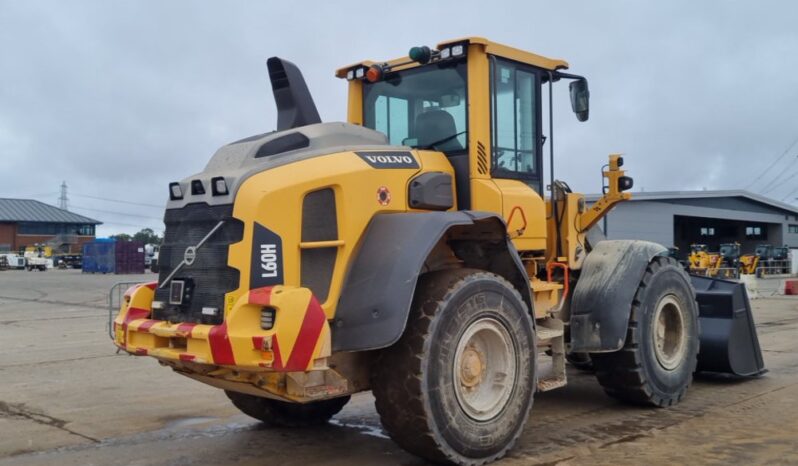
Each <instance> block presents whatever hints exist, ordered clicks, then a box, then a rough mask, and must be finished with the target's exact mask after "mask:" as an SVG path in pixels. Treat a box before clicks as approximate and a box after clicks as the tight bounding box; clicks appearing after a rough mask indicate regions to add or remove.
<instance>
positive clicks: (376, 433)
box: [330, 419, 390, 439]
mask: <svg viewBox="0 0 798 466" xmlns="http://www.w3.org/2000/svg"><path fill="white" fill-rule="evenodd" d="M330 424H332V425H334V426H338V427H346V428H348V429H356V430H359V431H360V433H361V434H363V435H368V436H371V437H377V438H384V439H390V437H388V436H387V435H385V433H384V432H383V431H382V429H381V428H379V427H376V426H370V425H368V424H356V423H352V422H342V421H339V420H338V419H330Z"/></svg>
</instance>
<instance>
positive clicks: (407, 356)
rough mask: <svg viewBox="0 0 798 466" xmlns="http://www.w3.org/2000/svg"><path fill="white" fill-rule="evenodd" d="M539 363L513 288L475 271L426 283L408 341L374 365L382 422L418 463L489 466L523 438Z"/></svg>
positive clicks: (426, 278)
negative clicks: (488, 464)
mask: <svg viewBox="0 0 798 466" xmlns="http://www.w3.org/2000/svg"><path fill="white" fill-rule="evenodd" d="M535 356H536V346H535V332H534V326H533V322H532V319H531V317H530V313H529V311H528V309H527V306H526V305H525V304H524V301H523V300H522V299H521V296H520V295H519V293H518V291H516V290H515V289H514V288H513V287H512V285H510V284H509V283H508V282H507V281H506V280H504V279H503V278H501V277H499V276H497V275H494V274H492V273H487V272H482V271H479V270H472V269H456V270H448V271H440V272H432V273H428V274H425V275H423V276H422V277H420V279H419V284H418V287H417V289H416V293H415V296H414V299H413V305H412V309H411V312H410V316H409V318H408V322H407V328H406V329H405V332H404V334H403V335H402V337H401V339H400V340H399V341H398V342H397V343H396V344H394V345H393V346H391V347H389V348H387V349H385V350H382V351H381V352H380V353H379V355H378V356H377V358H376V359H375V362H374V368H373V370H372V371H371V374H372V381H371V386H372V390H373V392H374V397H375V400H376V407H377V412H378V413H379V415H380V419H381V420H382V424H383V426H384V427H385V429H386V431H387V432H388V434H389V435H390V436H391V438H392V439H393V440H394V441H395V442H396V443H397V444H399V445H400V446H401V447H402V448H404V449H406V450H408V451H409V452H411V453H414V454H416V455H418V456H421V457H423V458H426V459H428V460H431V461H434V462H445V463H455V464H461V465H480V464H485V463H489V462H491V461H494V460H497V459H499V458H501V457H503V456H504V455H505V454H506V453H507V451H508V450H510V448H512V446H513V445H514V444H515V442H516V440H517V439H518V437H519V436H520V435H521V432H522V431H523V428H524V425H525V424H526V421H527V418H528V417H529V411H530V409H531V408H532V395H533V392H534V390H535ZM488 380H490V381H493V383H487V382H486V381H488Z"/></svg>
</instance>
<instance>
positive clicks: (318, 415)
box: [224, 390, 350, 427]
mask: <svg viewBox="0 0 798 466" xmlns="http://www.w3.org/2000/svg"><path fill="white" fill-rule="evenodd" d="M224 393H225V394H226V395H227V397H228V398H230V401H232V402H233V404H234V405H235V407H236V408H238V409H240V410H241V412H243V413H244V414H246V415H247V416H250V417H254V418H255V419H257V420H259V421H261V422H263V423H264V424H266V425H267V426H269V427H308V426H317V425H322V424H326V423H327V421H329V420H330V418H332V417H333V416H335V415H336V414H338V413H339V412H340V411H341V410H342V409H343V408H344V405H346V403H348V402H349V398H350V397H349V396H343V397H339V398H332V399H329V400H321V401H314V402H311V403H289V402H286V401H278V400H273V399H271V398H263V397H260V396H254V395H247V394H244V393H238V392H231V391H228V390H225V392H224Z"/></svg>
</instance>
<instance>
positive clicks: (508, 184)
mask: <svg viewBox="0 0 798 466" xmlns="http://www.w3.org/2000/svg"><path fill="white" fill-rule="evenodd" d="M542 76H543V74H542V73H541V71H540V70H538V69H536V68H534V67H531V66H529V65H525V64H522V63H518V62H514V61H510V60H506V59H502V58H499V57H495V56H491V57H490V113H491V116H490V126H491V138H490V149H489V153H490V173H491V178H489V179H485V178H483V179H473V180H472V193H473V198H472V208H473V209H475V210H489V211H494V212H497V213H500V214H501V215H502V216H503V217H504V220H505V222H506V223H507V228H508V232H509V233H510V235H511V237H512V238H513V243H514V244H515V246H516V248H517V249H518V250H521V251H528V250H537V251H543V250H545V249H546V222H545V219H546V213H545V212H546V211H545V204H544V202H543V197H542V196H543V194H542V193H543V173H542V168H543V167H542V154H541V150H542V138H541V136H540V135H541V118H540V116H541V105H540V94H541V92H540V88H541V86H540V84H541V80H542V79H541V78H542Z"/></svg>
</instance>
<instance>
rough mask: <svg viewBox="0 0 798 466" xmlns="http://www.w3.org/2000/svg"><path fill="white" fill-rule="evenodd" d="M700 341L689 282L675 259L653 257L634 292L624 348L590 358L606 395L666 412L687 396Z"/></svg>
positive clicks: (593, 355)
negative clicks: (667, 407) (664, 409)
mask: <svg viewBox="0 0 798 466" xmlns="http://www.w3.org/2000/svg"><path fill="white" fill-rule="evenodd" d="M698 341H699V334H698V304H697V303H696V300H695V290H694V289H693V287H692V285H691V284H690V278H689V277H688V276H687V274H686V273H685V272H684V269H682V268H681V267H680V266H679V264H678V262H676V261H675V260H674V259H672V258H669V257H655V258H654V259H653V260H652V261H651V263H649V265H648V268H647V269H646V272H645V274H644V275H643V279H642V280H641V281H640V285H639V286H638V288H637V292H636V293H635V297H634V301H633V302H632V312H631V316H630V318H629V327H628V329H627V332H626V342H625V344H624V346H623V348H622V349H621V350H620V351H617V352H614V353H592V354H591V355H590V356H591V358H592V359H593V366H594V367H595V369H596V376H597V378H598V381H599V383H600V384H601V385H602V386H603V387H604V390H605V391H606V392H607V393H608V394H609V395H610V396H612V397H614V398H617V399H619V400H622V401H625V402H629V403H633V404H643V405H654V406H658V407H666V406H671V405H673V404H676V403H678V402H679V401H680V400H681V399H682V398H684V395H685V393H687V388H688V387H689V386H690V383H691V381H692V379H693V372H694V371H695V367H696V356H697V354H698Z"/></svg>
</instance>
